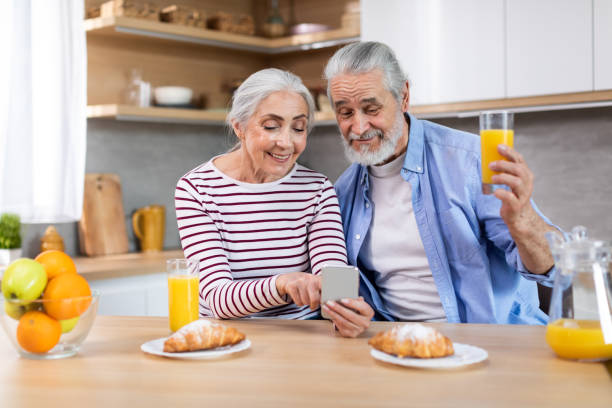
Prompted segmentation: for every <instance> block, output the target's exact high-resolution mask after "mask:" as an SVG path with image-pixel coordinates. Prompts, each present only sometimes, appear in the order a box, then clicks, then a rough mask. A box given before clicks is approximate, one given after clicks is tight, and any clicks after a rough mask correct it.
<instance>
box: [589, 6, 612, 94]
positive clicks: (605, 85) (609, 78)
mask: <svg viewBox="0 0 612 408" xmlns="http://www.w3.org/2000/svg"><path fill="white" fill-rule="evenodd" d="M593 40H594V43H593V52H594V54H595V55H594V58H593V61H594V63H595V67H594V68H595V69H594V75H595V78H594V83H595V89H596V90H602V89H612V1H610V0H594V1H593Z"/></svg>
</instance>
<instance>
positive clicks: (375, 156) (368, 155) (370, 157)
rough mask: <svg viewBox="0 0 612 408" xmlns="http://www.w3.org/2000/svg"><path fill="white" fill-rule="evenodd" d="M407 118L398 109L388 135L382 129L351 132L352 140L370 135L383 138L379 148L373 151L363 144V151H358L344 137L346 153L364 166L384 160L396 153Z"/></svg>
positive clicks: (347, 156)
mask: <svg viewBox="0 0 612 408" xmlns="http://www.w3.org/2000/svg"><path fill="white" fill-rule="evenodd" d="M405 120H406V119H405V118H404V115H403V113H402V112H399V111H398V113H397V115H396V117H395V122H393V126H392V127H391V129H390V130H389V132H388V135H385V134H384V133H383V132H382V130H380V129H370V130H368V131H367V132H364V133H363V134H362V135H357V134H355V133H350V134H349V139H350V140H358V139H361V138H369V137H370V136H373V137H378V138H380V139H382V140H381V142H380V146H379V148H378V149H377V150H375V151H373V152H371V151H370V147H369V146H361V151H360V152H357V151H356V150H355V149H353V147H352V146H351V145H350V144H349V142H348V141H347V140H346V139H345V138H344V137H342V145H343V146H344V155H345V156H346V158H347V159H348V160H349V161H351V162H352V163H359V164H361V165H364V166H374V165H377V164H379V163H382V162H384V161H385V160H387V159H388V158H389V157H391V156H393V154H394V153H395V149H396V148H397V144H398V142H399V140H400V139H401V138H402V131H403V124H404V121H405Z"/></svg>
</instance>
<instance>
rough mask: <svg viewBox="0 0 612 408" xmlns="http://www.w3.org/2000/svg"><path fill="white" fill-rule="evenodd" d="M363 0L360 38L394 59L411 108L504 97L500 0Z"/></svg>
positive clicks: (502, 5) (502, 6)
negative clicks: (383, 47)
mask: <svg viewBox="0 0 612 408" xmlns="http://www.w3.org/2000/svg"><path fill="white" fill-rule="evenodd" d="M384 3H385V7H380V5H381V2H380V1H378V0H362V15H363V16H364V18H363V21H362V29H361V30H362V39H363V40H364V41H381V42H384V43H386V44H387V45H389V46H390V47H391V48H392V49H393V50H394V51H395V52H396V54H397V57H398V59H399V61H400V62H401V64H402V68H403V69H404V71H405V72H406V73H407V75H408V76H409V78H410V80H411V93H410V99H411V104H413V105H424V104H437V103H443V102H455V101H473V100H486V99H497V98H503V97H504V93H505V89H504V69H505V67H504V63H505V60H504V47H503V39H504V24H503V21H504V1H503V0H462V1H456V0H441V1H432V2H426V1H416V0H410V1H406V0H388V1H385V2H384Z"/></svg>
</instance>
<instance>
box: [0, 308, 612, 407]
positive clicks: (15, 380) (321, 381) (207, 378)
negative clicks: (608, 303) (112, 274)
mask: <svg viewBox="0 0 612 408" xmlns="http://www.w3.org/2000/svg"><path fill="white" fill-rule="evenodd" d="M228 323H229V324H231V325H232V326H234V327H236V328H238V329H239V330H241V331H243V332H244V333H245V334H246V335H247V338H248V339H250V341H251V342H252V347H251V348H250V349H249V350H247V351H244V352H242V353H239V354H237V355H234V356H232V357H228V358H223V359H219V360H179V359H168V358H164V357H158V356H153V355H148V354H145V353H143V352H142V351H141V350H140V346H141V344H142V343H144V342H146V341H149V340H152V339H155V338H159V337H164V336H167V335H168V333H169V332H168V328H167V319H166V318H157V317H115V316H98V317H97V319H96V322H95V324H94V327H93V329H92V331H91V333H90V334H89V337H88V338H87V339H86V340H85V343H84V344H83V346H82V349H81V351H80V352H79V354H78V355H77V356H75V357H72V358H67V359H62V360H45V361H39V360H28V359H25V358H21V357H19V356H18V354H17V352H16V351H15V350H14V348H13V346H12V345H11V343H9V341H8V339H7V338H6V336H4V335H2V336H1V337H0V406H2V407H7V408H9V407H10V408H13V407H25V406H28V407H29V406H37V407H43V406H44V407H77V406H78V407H97V406H104V407H112V408H119V407H128V406H129V407H162V406H163V407H189V406H194V407H195V406H197V407H199V408H208V407H217V406H218V407H228V406H232V407H234V406H236V407H252V406H265V407H275V406H283V407H292V408H293V407H296V406H297V407H326V406H352V407H366V406H367V407H386V406H424V405H426V406H444V407H449V406H450V407H462V406H466V407H479V406H482V407H490V406H496V407H497V406H509V407H510V406H512V407H516V406H534V407H544V406H551V407H553V406H554V407H574V408H576V407H580V408H582V407H607V408H610V407H612V380H611V378H612V377H611V373H609V372H608V370H609V366H608V367H606V365H605V364H603V363H580V362H573V361H565V360H562V359H559V358H557V357H555V356H554V354H553V353H552V351H551V350H550V349H549V348H548V346H547V345H546V343H545V340H544V334H545V327H542V326H506V325H476V324H446V323H441V324H432V326H434V327H436V328H438V329H439V330H441V331H442V332H443V333H444V334H445V335H447V336H448V337H450V338H451V340H453V341H454V342H459V343H465V344H471V345H475V346H478V347H481V348H483V349H485V350H487V351H488V353H489V358H488V360H487V361H486V362H484V363H480V364H477V365H474V366H470V367H468V368H462V369H453V370H424V369H415V368H406V367H400V366H395V365H391V364H387V363H381V362H379V361H377V360H375V359H373V358H372V357H371V356H370V349H369V346H368V345H367V339H368V338H369V337H370V336H372V335H373V334H374V333H376V332H377V331H379V330H382V329H385V328H388V327H390V326H391V325H392V323H386V322H385V323H383V322H374V323H373V324H372V326H371V327H370V329H369V330H368V331H367V332H366V333H365V334H364V335H363V336H362V337H361V338H357V339H346V338H342V337H339V336H338V335H336V334H335V333H334V332H333V329H332V328H331V325H330V323H329V322H327V321H313V320H311V321H287V320H235V321H231V322H228ZM608 364H610V363H608Z"/></svg>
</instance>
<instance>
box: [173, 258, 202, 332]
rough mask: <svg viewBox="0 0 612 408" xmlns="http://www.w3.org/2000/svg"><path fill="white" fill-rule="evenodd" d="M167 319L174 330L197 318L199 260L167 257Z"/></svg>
mask: <svg viewBox="0 0 612 408" xmlns="http://www.w3.org/2000/svg"><path fill="white" fill-rule="evenodd" d="M166 271H167V272H168V320H169V323H170V330H171V331H173V332H175V331H177V330H178V329H180V328H181V327H183V326H184V325H186V324H187V323H191V322H193V321H194V320H198V283H199V279H198V275H199V271H200V267H199V262H198V261H194V260H191V259H168V260H167V261H166Z"/></svg>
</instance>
